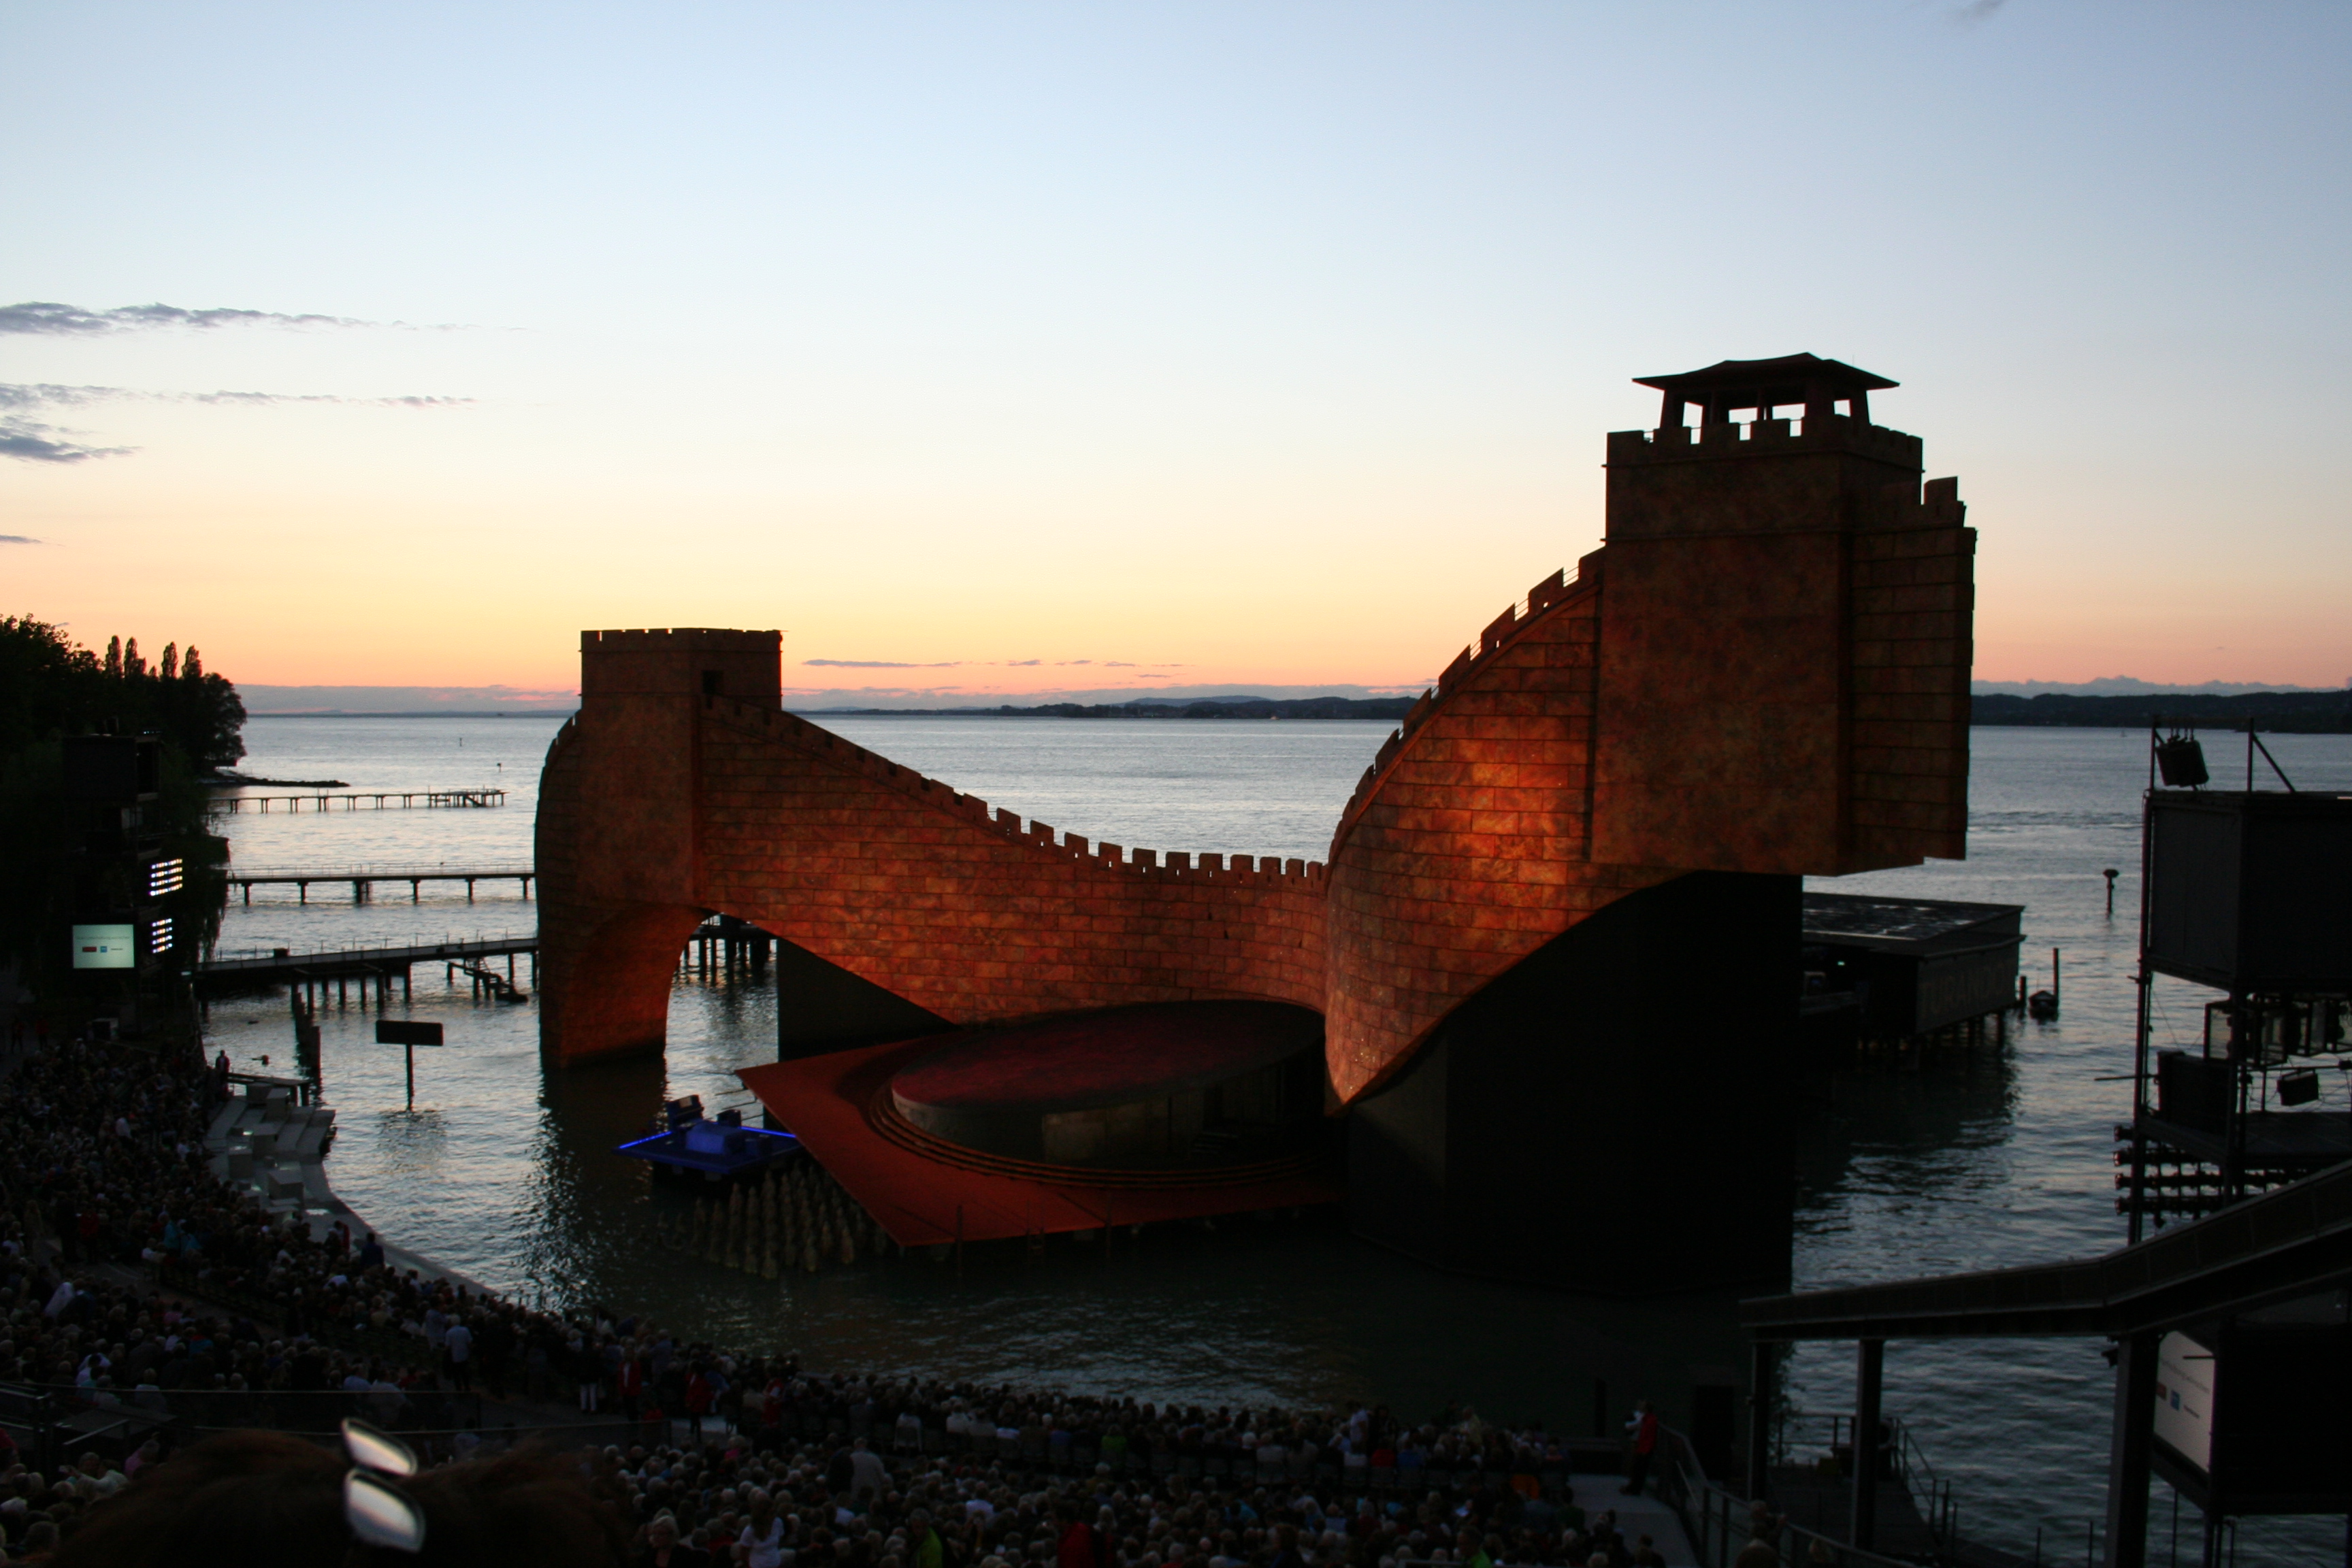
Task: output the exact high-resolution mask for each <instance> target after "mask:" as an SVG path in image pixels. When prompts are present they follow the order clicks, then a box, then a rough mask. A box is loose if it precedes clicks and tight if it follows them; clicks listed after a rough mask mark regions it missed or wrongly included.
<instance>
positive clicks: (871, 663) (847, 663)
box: [801, 658, 963, 669]
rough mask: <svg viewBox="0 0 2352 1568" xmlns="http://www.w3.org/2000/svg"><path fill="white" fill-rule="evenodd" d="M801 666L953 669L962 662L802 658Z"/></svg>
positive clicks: (956, 660) (954, 660)
mask: <svg viewBox="0 0 2352 1568" xmlns="http://www.w3.org/2000/svg"><path fill="white" fill-rule="evenodd" d="M801 662H802V663H803V664H814V665H818V666H822V667H823V668H827V669H954V668H958V667H960V666H961V664H962V663H963V660H961V659H960V658H950V659H945V660H942V661H941V662H940V663H938V664H907V663H902V662H901V661H899V660H898V659H890V658H804V659H803V660H801Z"/></svg>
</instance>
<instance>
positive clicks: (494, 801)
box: [205, 789, 507, 816]
mask: <svg viewBox="0 0 2352 1568" xmlns="http://www.w3.org/2000/svg"><path fill="white" fill-rule="evenodd" d="M306 801H307V802H308V803H309V804H310V809H311V810H312V811H313V812H321V811H412V810H431V811H455V810H465V809H469V808H474V807H480V806H492V805H506V803H507V792H506V791H504V790H502V789H431V790H425V789H420V790H410V791H407V792H405V793H404V792H401V791H398V790H387V791H385V792H383V793H382V794H368V795H220V796H218V797H216V798H215V799H214V800H212V801H210V802H209V803H207V804H206V805H205V811H206V812H207V813H208V814H209V815H211V816H236V814H238V813H239V812H242V811H243V810H244V809H245V808H246V807H247V806H248V805H249V806H252V807H253V808H254V809H255V810H256V811H257V812H259V813H261V814H262V815H264V816H267V815H268V812H269V808H270V807H271V806H272V805H282V806H284V807H285V808H286V809H287V811H289V813H294V814H298V815H299V813H300V812H301V810H302V806H303V803H305V802H306Z"/></svg>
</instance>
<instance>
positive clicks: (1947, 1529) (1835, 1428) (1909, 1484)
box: [1774, 1414, 1960, 1552]
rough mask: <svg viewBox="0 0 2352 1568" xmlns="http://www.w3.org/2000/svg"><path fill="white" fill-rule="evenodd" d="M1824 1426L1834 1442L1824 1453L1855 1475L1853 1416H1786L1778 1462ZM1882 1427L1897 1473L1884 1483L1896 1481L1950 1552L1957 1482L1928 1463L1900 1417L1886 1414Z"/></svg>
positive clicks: (1891, 1464)
mask: <svg viewBox="0 0 2352 1568" xmlns="http://www.w3.org/2000/svg"><path fill="white" fill-rule="evenodd" d="M1823 1423H1826V1424H1827V1426H1828V1429H1829V1431H1828V1438H1829V1440H1828V1442H1827V1443H1826V1444H1824V1445H1822V1452H1823V1453H1825V1454H1828V1455H1830V1456H1832V1457H1833V1458H1835V1459H1836V1460H1837V1461H1838V1463H1839V1465H1840V1466H1841V1467H1842V1468H1843V1470H1844V1472H1845V1473H1846V1474H1847V1475H1849V1476H1851V1475H1852V1474H1853V1451H1854V1449H1853V1434H1854V1427H1853V1416H1852V1415H1835V1414H1832V1415H1826V1416H1809V1415H1788V1416H1785V1417H1783V1419H1782V1421H1781V1423H1780V1428H1779V1430H1778V1431H1777V1432H1776V1433H1775V1434H1774V1436H1775V1437H1776V1438H1777V1449H1778V1458H1779V1459H1780V1462H1782V1463H1787V1462H1788V1460H1789V1455H1790V1448H1791V1447H1798V1446H1802V1444H1803V1442H1804V1435H1805V1434H1806V1433H1808V1432H1811V1433H1816V1434H1818V1433H1819V1432H1820V1431H1821V1429H1822V1424H1823ZM1879 1424H1880V1425H1881V1426H1884V1427H1885V1429H1886V1447H1885V1450H1884V1452H1885V1457H1886V1460H1887V1465H1888V1468H1889V1469H1890V1470H1892V1472H1893V1474H1892V1475H1891V1476H1884V1477H1882V1478H1881V1479H1892V1480H1894V1481H1895V1482H1896V1483H1898V1484H1899V1485H1901V1487H1902V1488H1903V1489H1904V1490H1905V1491H1906V1493H1908V1494H1909V1495H1910V1498H1911V1505H1912V1506H1913V1507H1914V1508H1916V1509H1917V1510H1919V1518H1920V1521H1921V1522H1923V1523H1924V1524H1926V1525H1927V1533H1928V1534H1929V1535H1931V1536H1933V1537H1935V1540H1936V1545H1937V1549H1938V1550H1940V1551H1947V1552H1948V1551H1949V1550H1951V1546H1952V1542H1953V1540H1954V1538H1955V1536H1956V1534H1957V1533H1958V1522H1959V1514H1960V1509H1959V1502H1958V1499H1957V1498H1956V1497H1955V1496H1954V1495H1953V1491H1952V1483H1951V1482H1949V1481H1948V1480H1945V1479H1943V1478H1941V1477H1940V1476H1938V1475H1937V1474H1936V1468H1935V1467H1934V1466H1933V1465H1931V1464H1929V1463H1928V1462H1927V1453H1926V1451H1925V1450H1924V1449H1922V1448H1921V1447H1919V1443H1918V1440H1917V1439H1916V1437H1914V1436H1912V1435H1911V1429H1910V1427H1908V1426H1905V1425H1904V1423H1903V1418H1902V1417H1901V1416H1899V1415H1887V1416H1883V1417H1881V1418H1880V1423H1879ZM1792 1426H1793V1427H1794V1428H1795V1429H1796V1433H1797V1436H1798V1441H1797V1443H1796V1444H1792V1443H1791V1441H1790V1428H1791V1427H1792Z"/></svg>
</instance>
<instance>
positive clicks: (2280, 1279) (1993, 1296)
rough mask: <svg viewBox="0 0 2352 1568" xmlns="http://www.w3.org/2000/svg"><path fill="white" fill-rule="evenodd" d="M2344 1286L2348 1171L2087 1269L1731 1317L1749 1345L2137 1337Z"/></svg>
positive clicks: (1977, 1277) (1855, 1293)
mask: <svg viewBox="0 0 2352 1568" xmlns="http://www.w3.org/2000/svg"><path fill="white" fill-rule="evenodd" d="M2347 1277H2352V1164H2347V1165H2337V1166H2335V1167H2333V1168H2331V1169H2329V1170H2326V1171H2321V1172H2318V1173H2315V1174H2313V1175H2309V1176H2305V1177H2304V1178H2303V1179H2301V1180H2300V1181H2295V1182H2290V1183H2288V1184H2286V1185H2284V1186H2282V1187H2276V1188H2273V1190H2271V1191H2270V1192H2267V1193H2264V1194H2262V1195H2261V1196H2259V1197H2252V1198H2248V1199H2246V1200H2245V1201H2244V1202H2242V1203H2238V1204H2233V1205H2230V1206H2229V1207H2227V1208H2224V1209H2222V1210H2221V1211H2219V1212H2217V1213H2214V1214H2210V1215H2206V1216H2205V1217H2204V1218H2202V1219H2198V1220H2192V1221H2190V1222H2189V1224H2187V1225H2179V1226H2169V1227H2168V1228H2166V1229H2164V1230H2162V1231H2159V1232H2158V1234H2156V1235H2155V1236H2153V1237H2149V1238H2148V1239H2147V1240H2146V1241H2141V1242H2136V1243H2134V1244H2132V1245H2131V1246H2128V1247H2121V1248H2118V1249H2117V1250H2116V1251H2114V1252H2108V1253H2104V1254H2101V1255H2100V1256H2098V1257H2095V1258H2074V1259H2070V1260H2068V1261H2065V1262H2061V1263H2038V1264H2026V1265H2022V1266H2020V1267H2017V1268H1991V1269H1984V1270H1981V1271H1979V1272H1976V1273H1970V1274H1950V1275H1944V1276H1940V1277H1935V1278H1929V1279H1896V1280H1888V1281H1885V1282H1884V1283H1881V1284H1874V1285H1851V1286H1844V1287H1841V1288H1837V1289H1827V1290H1809V1291H1805V1292H1803V1293H1801V1294H1797V1295H1788V1296H1769V1297H1763V1298H1759V1299H1757V1300H1748V1301H1743V1302H1741V1303H1740V1318H1741V1321H1742V1322H1743V1324H1744V1325H1745V1327H1746V1328H1747V1330H1748V1332H1749V1333H1750V1334H1752V1335H1753V1336H1755V1337H1756V1338H1757V1339H1759V1340H1781V1341H1787V1340H1819V1339H1828V1340H1851V1339H1945V1338H1952V1339H1966V1338H1993V1337H1999V1336H2006V1335H2012V1334H2016V1335H2029V1336H2034V1337H2041V1338H2052V1337H2059V1336H2063V1335H2069V1334H2114V1333H2137V1332H2143V1331H2149V1330H2154V1329H2160V1328H2168V1327H2171V1326H2174V1325H2176V1324H2179V1323H2182V1322H2189V1321H2196V1320H2198V1319H2199V1318H2201V1317H2206V1316H2210V1315H2226V1314H2227V1313H2229V1312H2233V1311H2243V1310H2250V1309H2252V1308H2254V1307H2258V1306H2262V1305H2264V1304H2267V1303H2269V1302H2272V1301H2277V1300H2287V1299H2289V1298H2291V1297H2294V1296H2296V1295H2308V1294H2309V1293H2310V1292H2311V1291H2313V1290H2315V1289H2320V1288H2322V1287H2323V1286H2325V1285H2326V1284H2328V1283H2331V1282H2333V1281H2335V1280H2337V1279H2344V1278H2347Z"/></svg>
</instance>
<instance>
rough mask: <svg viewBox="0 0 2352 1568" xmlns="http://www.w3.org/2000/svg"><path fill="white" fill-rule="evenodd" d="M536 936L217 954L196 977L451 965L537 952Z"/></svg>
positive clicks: (249, 949) (533, 933) (239, 950)
mask: <svg viewBox="0 0 2352 1568" xmlns="http://www.w3.org/2000/svg"><path fill="white" fill-rule="evenodd" d="M538 951H539V933H538V932H537V931H516V932H512V933H509V934H508V935H505V936H475V937H449V938H447V939H446V940H444V941H441V942H417V943H415V944H412V945H409V946H404V947H315V948H310V947H306V948H300V949H295V948H290V947H273V948H257V947H247V948H230V949H228V950H227V951H226V952H223V951H221V950H219V949H215V950H214V952H212V953H211V954H210V955H208V956H207V957H206V958H205V960H204V962H202V963H199V964H197V965H196V973H198V974H244V973H254V974H258V973H270V972H273V971H278V970H289V969H302V970H309V971H311V972H314V973H315V972H321V971H326V972H331V971H334V970H352V971H356V970H360V969H367V968H387V967H389V968H397V967H399V966H401V965H403V964H409V963H455V962H457V961H459V960H462V959H470V958H494V957H499V956H501V955H503V954H506V953H509V952H538Z"/></svg>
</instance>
